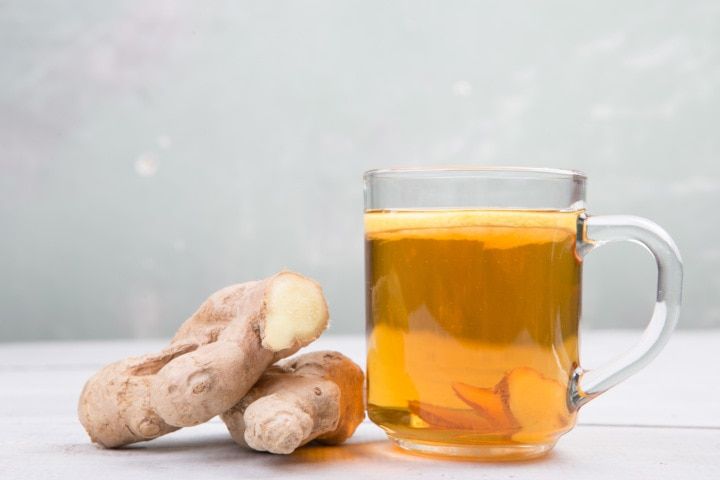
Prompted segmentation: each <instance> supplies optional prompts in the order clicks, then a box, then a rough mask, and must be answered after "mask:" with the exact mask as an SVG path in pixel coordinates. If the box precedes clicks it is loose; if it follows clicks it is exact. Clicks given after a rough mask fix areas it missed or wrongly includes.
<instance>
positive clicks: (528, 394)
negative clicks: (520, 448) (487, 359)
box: [496, 367, 570, 442]
mask: <svg viewBox="0 0 720 480" xmlns="http://www.w3.org/2000/svg"><path fill="white" fill-rule="evenodd" d="M496 390H497V391H498V392H499V393H501V395H502V396H503V398H506V399H507V402H508V407H509V408H510V412H511V413H512V416H513V417H514V418H515V420H517V423H518V425H519V426H520V430H519V431H518V432H517V433H515V434H514V435H513V437H512V438H513V440H516V441H519V442H533V441H540V440H541V439H542V438H543V437H546V436H547V435H552V433H553V432H558V431H561V430H563V429H564V428H566V427H567V425H568V423H569V421H570V412H569V411H568V407H567V389H566V388H565V387H563V385H561V384H560V383H559V382H557V381H555V380H551V379H549V378H545V377H544V376H542V375H541V374H540V373H539V372H537V371H536V370H534V369H532V368H529V367H519V368H515V369H513V370H511V371H510V372H508V373H507V374H506V375H505V378H503V380H501V381H500V383H499V384H498V385H497V387H496Z"/></svg>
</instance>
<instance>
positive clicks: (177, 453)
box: [0, 330, 720, 480]
mask: <svg viewBox="0 0 720 480" xmlns="http://www.w3.org/2000/svg"><path fill="white" fill-rule="evenodd" d="M638 336H639V332H636V331H591V332H588V333H586V334H584V335H583V339H582V340H583V342H582V343H583V362H584V365H585V366H586V367H588V366H590V367H591V366H593V365H598V364H600V363H601V362H602V361H603V360H606V359H609V358H611V357H612V356H614V355H615V354H617V353H620V352H621V351H622V350H623V349H624V348H627V347H628V346H629V345H631V344H632V343H633V342H634V341H635V340H637V338H638ZM162 345H163V343H162V342H157V341H112V342H51V343H14V344H13V343H10V344H0V478H3V479H16V478H18V479H34V478H38V479H52V478H98V477H99V478H102V479H103V480H106V479H113V478H122V479H124V480H127V479H128V478H133V476H136V478H142V479H143V480H145V479H151V478H159V477H165V478H167V477H172V478H175V479H184V478H215V479H217V478H232V479H234V480H239V479H243V478H255V479H257V478H266V477H267V478H313V479H322V478H337V477H338V476H340V475H344V476H346V477H358V478H383V479H386V478H392V477H395V478H398V477H399V478H405V477H407V478H416V477H424V478H443V479H451V478H472V479H483V478H512V479H523V478H529V479H533V480H542V479H545V478H547V479H551V478H552V479H556V478H587V479H596V478H620V479H634V478H638V479H646V478H652V479H653V480H657V479H663V478H672V479H678V478H692V479H693V480H697V479H705V478H707V479H718V478H720V381H719V380H720V378H719V375H718V373H717V370H716V369H715V368H716V366H718V365H720V331H718V330H714V331H684V332H683V331H681V332H677V333H676V334H675V335H674V338H673V339H672V340H671V341H670V343H669V344H668V346H667V348H666V349H665V351H664V352H663V353H661V355H660V356H659V357H658V358H657V359H656V360H655V361H654V362H653V363H652V364H651V365H650V366H649V367H647V368H646V369H645V370H644V371H642V372H640V373H639V374H638V375H636V376H635V377H633V378H631V379H630V380H628V381H627V382H625V383H623V384H622V385H619V386H618V387H616V388H615V389H613V390H611V391H610V392H607V393H606V394H604V395H603V396H601V397H599V398H597V399H596V400H593V401H592V402H591V403H590V404H589V405H588V406H586V407H584V408H583V410H582V411H581V412H580V415H579V424H578V426H577V427H576V428H575V429H574V430H573V431H571V432H570V433H568V434H567V435H565V436H564V437H563V438H562V439H561V440H560V442H559V443H558V445H557V446H556V448H555V450H554V451H553V452H552V453H551V454H550V455H549V456H547V457H545V458H543V459H540V460H535V461H528V462H515V463H480V462H471V461H452V460H438V459H433V458H427V457H420V456H415V455H410V454H407V453H405V452H402V451H400V450H399V449H397V448H395V447H393V446H392V445H391V444H390V443H389V442H388V441H387V440H386V439H385V436H384V434H383V433H382V431H381V430H380V429H379V428H377V427H376V426H374V425H373V424H372V423H370V422H369V421H367V420H366V421H365V422H364V423H363V424H362V425H360V427H359V428H358V431H357V432H356V434H355V435H354V436H353V438H352V439H350V440H349V441H348V442H347V444H345V445H343V446H338V447H327V446H314V445H310V446H306V447H304V448H302V449H299V450H298V451H296V452H295V453H294V454H292V455H289V456H279V455H271V454H266V453H257V452H252V451H247V450H243V449H241V448H240V447H238V446H237V445H235V444H234V443H233V442H232V441H231V440H230V438H229V436H228V434H227V432H226V430H225V428H224V425H223V424H222V423H221V422H220V421H219V420H217V419H213V420H212V421H210V422H209V423H207V424H205V425H200V426H197V427H193V428H186V429H183V430H181V431H178V432H175V433H173V434H170V435H167V436H165V437H162V438H159V439H157V440H154V441H152V442H146V443H141V444H136V445H133V446H130V447H127V448H124V449H119V450H104V449H101V448H99V447H96V446H95V445H92V444H91V443H90V441H89V440H88V437H87V436H86V434H85V432H84V431H83V429H82V427H81V425H80V424H79V422H78V421H77V417H76V411H75V409H76V402H77V397H78V395H79V393H80V390H81V388H82V385H83V383H84V382H85V380H86V379H87V378H88V377H89V376H90V375H91V374H92V373H93V372H94V371H96V370H97V369H98V368H100V367H101V366H102V365H104V364H106V363H109V362H111V361H114V360H116V359H119V358H123V357H126V356H129V355H137V354H142V353H145V352H150V351H154V350H157V349H159V348H161V347H162ZM319 349H336V350H340V351H342V352H344V353H346V354H347V355H349V356H350V357H352V358H353V359H355V360H356V361H358V362H359V363H361V364H364V352H363V350H364V339H363V338H362V337H361V336H335V335H325V336H324V337H323V338H321V339H320V340H318V341H317V342H316V343H314V344H313V345H312V346H311V347H309V348H308V350H319ZM580 476H582V477H580Z"/></svg>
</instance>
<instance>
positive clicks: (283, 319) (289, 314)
mask: <svg viewBox="0 0 720 480" xmlns="http://www.w3.org/2000/svg"><path fill="white" fill-rule="evenodd" d="M272 282H273V283H272V288H271V290H270V294H269V296H268V298H267V310H268V311H267V316H266V319H265V330H264V333H263V339H262V344H263V346H264V347H265V348H269V349H270V350H272V351H275V352H277V351H279V350H283V349H285V348H292V347H294V346H296V345H298V344H303V343H307V342H310V341H312V340H314V339H315V338H317V337H318V336H319V335H320V333H322V331H323V330H325V328H326V327H327V324H328V316H329V315H328V308H327V304H326V303H325V297H324V296H323V293H322V290H321V288H320V285H318V284H317V283H316V282H314V281H313V280H310V279H309V278H305V277H302V276H300V275H298V274H296V273H293V272H281V273H279V274H278V275H276V276H275V278H274V279H273V280H272Z"/></svg>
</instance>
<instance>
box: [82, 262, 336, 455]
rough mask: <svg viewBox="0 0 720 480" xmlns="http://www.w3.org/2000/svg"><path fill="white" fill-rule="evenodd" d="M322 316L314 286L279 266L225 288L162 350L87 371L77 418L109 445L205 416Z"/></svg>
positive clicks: (288, 351) (312, 331)
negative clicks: (91, 373) (264, 275)
mask: <svg viewBox="0 0 720 480" xmlns="http://www.w3.org/2000/svg"><path fill="white" fill-rule="evenodd" d="M327 323H328V309H327V303H326V302H325V298H324V296H323V294H322V290H321V288H320V286H319V285H318V284H317V283H316V282H314V281H313V280H310V279H308V278H306V277H303V276H302V275H300V274H297V273H293V272H289V271H283V272H280V273H278V274H276V275H273V276H272V277H270V278H267V279H265V280H260V281H254V282H247V283H243V284H238V285H233V286H230V287H226V288H224V289H222V290H220V291H218V292H216V293H214V294H213V295H211V296H210V298H208V299H207V300H206V301H205V302H204V303H203V304H202V305H201V306H200V308H199V309H198V311H197V312H195V313H194V314H193V315H192V316H191V317H190V318H189V319H188V320H186V321H185V323H183V325H182V326H181V327H180V329H179V330H178V332H177V333H176V335H175V337H173V339H172V341H171V342H170V345H169V346H168V347H167V348H166V349H165V350H163V351H162V352H160V353H158V354H152V355H146V356H141V357H132V358H128V359H126V360H121V361H119V362H115V363H113V364H110V365H108V366H106V367H105V368H103V369H102V370H100V372H98V373H97V374H95V375H94V376H93V377H92V378H90V380H88V382H87V383H86V385H85V388H84V389H83V391H82V394H81V396H80V401H79V405H78V415H79V417H80V422H81V423H82V425H83V427H85V430H86V431H87V432H88V434H89V435H90V438H91V439H92V441H93V442H96V443H98V444H100V445H102V446H104V447H108V448H111V447H118V446H122V445H126V444H128V443H133V442H138V441H143V440H150V439H153V438H156V437H159V436H160V435H164V434H166V433H169V432H172V431H174V430H177V428H179V427H183V426H190V425H196V424H198V423H202V422H204V421H207V420H209V419H210V418H212V417H214V416H216V415H219V414H221V413H223V412H225V411H226V410H228V409H230V408H231V407H233V406H234V405H235V404H236V403H238V402H239V401H240V400H241V399H242V398H243V397H244V396H245V394H247V392H248V391H249V390H250V388H252V386H253V385H254V384H255V382H256V381H257V380H258V379H259V378H260V376H261V375H262V374H263V372H265V370H266V369H267V368H268V367H269V366H270V365H272V364H273V363H275V362H276V361H277V360H279V359H282V358H285V357H287V356H289V355H292V354H293V353H295V352H296V351H297V350H298V349H300V348H301V347H303V346H305V345H307V344H308V343H310V342H312V341H313V340H315V339H316V338H317V337H318V336H319V335H320V334H321V333H322V332H323V330H325V328H326V327H327Z"/></svg>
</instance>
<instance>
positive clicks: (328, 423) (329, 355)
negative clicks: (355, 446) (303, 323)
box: [221, 351, 365, 454]
mask: <svg viewBox="0 0 720 480" xmlns="http://www.w3.org/2000/svg"><path fill="white" fill-rule="evenodd" d="M363 385H364V375H363V372H362V369H360V367H358V366H357V365H356V364H355V363H354V362H353V361H352V360H350V359H349V358H347V357H345V356H344V355H342V354H340V353H338V352H331V351H322V352H313V353H306V354H304V355H298V356H297V357H294V358H290V359H287V360H285V361H283V362H281V363H280V364H278V365H276V366H273V367H271V368H270V369H268V370H267V371H266V372H265V373H264V374H263V376H262V377H261V378H260V380H259V381H258V383H257V384H256V385H255V386H254V387H253V388H252V390H250V392H248V394H247V395H246V396H245V397H244V398H243V399H242V400H241V401H240V402H239V403H238V404H237V405H235V406H234V407H233V408H232V409H230V410H228V411H227V412H225V413H224V414H223V415H222V417H221V418H222V420H223V421H224V422H225V424H226V425H227V427H228V430H229V431H230V434H231V436H232V437H233V439H234V440H235V441H236V442H237V443H238V444H240V445H243V446H249V447H250V448H252V449H254V450H260V451H267V452H272V453H281V454H288V453H291V452H293V451H294V450H295V449H296V448H298V447H300V446H302V445H305V444H306V443H308V442H310V441H312V440H317V441H320V442H322V443H327V444H338V443H342V442H344V441H345V440H346V439H348V438H349V437H350V436H351V435H352V434H353V432H354V431H355V429H356V428H357V426H358V425H359V424H360V423H361V422H362V421H363V419H364V418H365V410H364V401H363Z"/></svg>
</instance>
